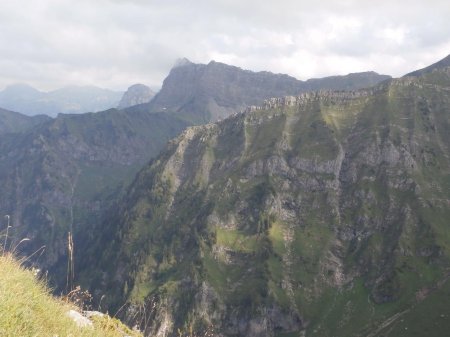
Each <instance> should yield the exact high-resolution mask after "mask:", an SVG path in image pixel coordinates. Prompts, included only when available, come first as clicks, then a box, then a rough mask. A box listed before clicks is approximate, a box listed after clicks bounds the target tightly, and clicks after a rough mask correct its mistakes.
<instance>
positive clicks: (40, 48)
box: [0, 0, 450, 89]
mask: <svg viewBox="0 0 450 337" xmlns="http://www.w3.org/2000/svg"><path fill="white" fill-rule="evenodd" d="M392 2H393V1H385V0H379V1H365V0H359V1H353V0H342V1H332V0H324V1H316V2H313V1H310V0H309V1H303V0H278V1H261V0H258V1H255V0H246V1H242V0H239V1H237V0H209V1H207V0H197V1H195V0H192V1H185V0H184V1H183V0H165V1H156V0H96V1H90V0H76V1H75V0H38V1H26V0H16V1H2V2H0V41H1V43H0V89H1V88H3V87H4V86H6V85H8V84H11V83H16V82H26V83H29V84H32V85H34V86H36V87H37V88H40V89H54V88H57V87H61V86H65V85H73V84H77V85H86V84H91V85H98V86H103V87H108V88H113V89H125V88H126V87H128V86H129V85H131V84H133V83H137V82H141V83H145V84H148V85H151V86H152V87H154V88H157V87H158V86H160V85H161V83H162V80H163V79H164V77H165V76H166V75H167V73H168V71H169V70H170V68H171V66H172V65H173V64H174V62H175V60H176V59H178V58H181V57H187V58H189V59H190V60H192V61H194V62H199V63H207V62H209V61H210V60H212V59H214V60H216V61H221V62H225V63H229V64H233V65H237V66H240V67H242V68H246V69H251V70H255V71H257V70H269V71H272V72H278V73H288V74H290V75H292V76H295V77H297V78H299V79H307V78H311V77H322V76H327V75H335V74H346V73H349V72H357V71H366V70H375V71H377V72H380V73H386V74H390V75H393V76H401V75H402V74H404V73H406V72H409V71H412V70H414V69H417V68H421V67H423V66H426V65H428V64H430V63H433V62H435V61H437V60H439V59H440V58H443V57H445V56H446V55H448V54H450V24H449V21H448V18H449V17H450V3H449V2H448V1H440V0H429V1H427V2H425V1H422V0H410V1H396V2H395V3H392Z"/></svg>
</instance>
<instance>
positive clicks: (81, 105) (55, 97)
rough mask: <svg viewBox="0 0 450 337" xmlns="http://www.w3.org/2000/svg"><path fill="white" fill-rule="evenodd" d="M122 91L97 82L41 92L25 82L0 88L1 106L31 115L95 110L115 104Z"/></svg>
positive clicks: (104, 108)
mask: <svg viewBox="0 0 450 337" xmlns="http://www.w3.org/2000/svg"><path fill="white" fill-rule="evenodd" d="M122 95H123V92H118V91H112V90H108V89H101V88H98V87H94V86H85V87H77V86H71V87H66V88H62V89H58V90H54V91H49V92H42V91H39V90H37V89H35V88H33V87H31V86H29V85H26V84H15V85H11V86H8V87H6V88H5V89H4V90H3V91H0V107H2V108H4V109H8V110H12V111H18V112H21V113H23V114H25V115H28V116H34V115H40V114H44V115H48V116H52V117H55V116H56V115H57V114H58V113H84V112H96V111H102V110H106V109H109V108H113V107H116V106H117V104H118V103H119V101H120V99H121V97H122Z"/></svg>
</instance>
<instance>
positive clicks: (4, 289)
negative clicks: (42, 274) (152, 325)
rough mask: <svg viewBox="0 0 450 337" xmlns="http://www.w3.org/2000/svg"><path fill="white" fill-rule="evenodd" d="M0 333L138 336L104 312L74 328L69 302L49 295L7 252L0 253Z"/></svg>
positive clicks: (15, 334) (112, 336)
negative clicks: (88, 323)
mask: <svg viewBox="0 0 450 337" xmlns="http://www.w3.org/2000/svg"><path fill="white" fill-rule="evenodd" d="M0 299H1V300H0V336H5V337H7V336H11V337H12V336H23V337H26V336H52V337H53V336H60V337H62V336H106V337H109V336H111V337H116V336H117V337H119V336H125V335H128V336H133V337H137V336H141V334H140V333H139V332H136V331H131V330H130V329H129V328H128V327H126V326H125V325H123V324H122V323H121V322H120V321H118V320H116V319H113V318H111V317H109V316H107V315H105V316H102V318H101V319H100V318H99V319H94V320H92V322H93V327H84V328H81V327H78V326H77V325H76V324H75V322H74V321H73V320H72V319H71V318H69V317H68V316H67V312H68V311H69V310H71V309H74V310H79V309H77V307H76V306H74V305H73V304H70V303H65V302H63V301H62V300H61V299H58V298H56V297H54V296H52V295H51V294H50V292H49V289H48V288H47V286H46V284H45V282H43V281H41V280H38V279H37V278H36V276H35V275H34V274H33V272H32V271H31V270H28V269H26V268H24V267H22V266H21V265H20V263H19V262H18V261H17V260H16V259H15V258H14V257H13V256H12V255H11V254H8V253H4V254H3V255H0Z"/></svg>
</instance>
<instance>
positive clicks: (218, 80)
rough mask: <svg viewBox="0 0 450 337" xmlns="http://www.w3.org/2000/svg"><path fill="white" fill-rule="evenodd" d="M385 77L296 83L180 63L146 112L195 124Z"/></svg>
mask: <svg viewBox="0 0 450 337" xmlns="http://www.w3.org/2000/svg"><path fill="white" fill-rule="evenodd" d="M389 78H390V76H386V75H379V74H377V73H374V72H365V73H355V74H349V75H346V76H332V77H325V78H321V79H311V80H307V81H300V80H297V79H295V78H294V77H291V76H288V75H283V74H273V73H270V72H267V71H262V72H252V71H248V70H242V69H241V68H238V67H234V66H229V65H226V64H223V63H219V62H214V61H212V62H210V63H208V64H194V63H191V62H190V61H188V60H184V61H183V62H180V63H179V65H178V66H175V67H174V68H173V69H172V70H171V72H170V74H169V75H168V76H167V78H166V79H165V80H164V83H163V86H162V88H161V90H160V91H159V92H158V93H157V94H156V96H155V97H154V99H153V100H152V101H151V102H150V103H149V105H148V109H149V110H150V111H172V112H175V113H177V114H179V115H180V116H182V117H183V118H185V119H188V120H189V121H191V122H192V123H193V124H202V123H207V122H210V121H216V120H219V119H222V118H225V117H228V116H229V115H231V114H233V113H235V112H236V111H240V110H243V109H245V108H246V107H247V106H249V105H258V104H261V102H262V101H263V100H264V99H267V98H270V97H281V96H286V95H298V94H299V93H302V92H307V91H314V90H321V89H322V90H326V89H331V90H354V89H360V88H365V87H370V86H373V85H375V84H377V83H380V82H382V81H384V80H386V79H389Z"/></svg>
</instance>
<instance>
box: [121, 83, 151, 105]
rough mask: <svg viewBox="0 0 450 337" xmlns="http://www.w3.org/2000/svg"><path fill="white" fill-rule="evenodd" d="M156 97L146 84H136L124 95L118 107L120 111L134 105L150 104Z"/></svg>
mask: <svg viewBox="0 0 450 337" xmlns="http://www.w3.org/2000/svg"><path fill="white" fill-rule="evenodd" d="M153 96H155V92H154V91H153V90H152V89H150V88H149V87H147V86H146V85H144V84H134V85H132V86H131V87H129V88H128V90H127V91H126V92H125V93H124V94H123V96H122V99H121V100H120V102H119V105H118V106H117V108H118V109H125V108H128V107H130V106H133V105H138V104H143V103H148V102H150V101H151V100H152V98H153Z"/></svg>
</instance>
